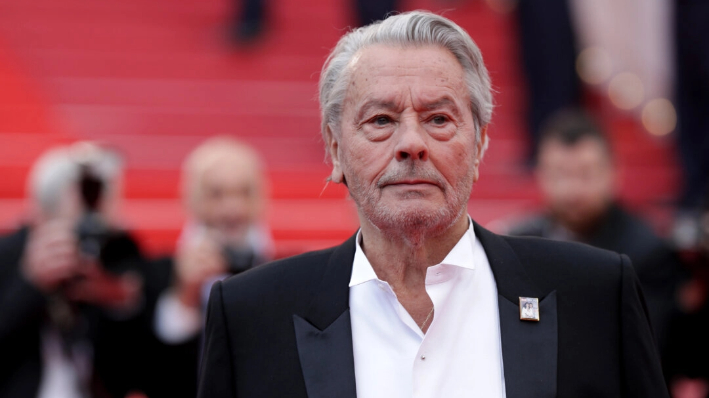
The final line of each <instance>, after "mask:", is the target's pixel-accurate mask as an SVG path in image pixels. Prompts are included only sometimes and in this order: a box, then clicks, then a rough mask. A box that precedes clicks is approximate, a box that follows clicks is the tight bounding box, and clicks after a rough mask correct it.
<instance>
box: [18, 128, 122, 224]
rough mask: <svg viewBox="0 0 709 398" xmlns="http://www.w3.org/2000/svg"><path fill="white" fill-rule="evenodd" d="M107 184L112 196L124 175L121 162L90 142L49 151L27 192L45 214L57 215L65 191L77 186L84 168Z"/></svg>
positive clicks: (34, 168)
mask: <svg viewBox="0 0 709 398" xmlns="http://www.w3.org/2000/svg"><path fill="white" fill-rule="evenodd" d="M84 164H85V165H87V166H89V167H90V168H91V171H92V173H93V174H94V175H95V176H96V177H98V178H100V179H101V181H103V183H104V185H105V186H106V188H107V190H108V191H109V192H111V190H113V189H114V188H115V187H114V185H115V184H114V182H115V180H116V178H117V177H118V176H119V175H120V173H121V171H122V164H121V160H120V158H119V157H118V155H117V154H116V153H114V152H112V151H109V150H106V149H103V148H100V147H98V146H96V145H95V144H91V143H89V142H78V143H76V144H74V145H71V146H60V147H55V148H52V149H49V150H47V151H46V152H44V153H43V154H42V155H41V156H40V157H39V159H37V161H36V162H35V163H34V165H33V166H32V170H31V171H30V175H29V179H28V183H27V191H28V194H29V197H30V198H31V200H32V201H34V202H35V204H36V205H37V206H38V208H39V210H41V211H42V212H43V213H44V214H47V215H53V214H55V212H56V211H57V210H58V209H57V206H59V202H60V200H61V197H62V195H63V193H64V192H65V190H66V189H67V188H69V187H71V186H76V184H78V183H79V178H80V177H81V167H82V165H84Z"/></svg>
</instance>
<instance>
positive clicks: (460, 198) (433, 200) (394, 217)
mask: <svg viewBox="0 0 709 398" xmlns="http://www.w3.org/2000/svg"><path fill="white" fill-rule="evenodd" d="M350 67H351V68H352V75H351V79H350V83H349V87H348V91H347V96H346V99H345V102H344V105H343V112H342V119H341V125H340V131H339V134H338V133H337V132H334V139H332V140H331V141H330V143H329V144H330V145H329V146H330V153H331V155H332V159H333V166H334V167H333V180H335V181H340V180H342V178H343V177H344V180H345V181H346V182H347V185H348V188H349V191H350V195H351V196H352V198H353V199H354V201H355V202H356V204H357V207H358V211H359V214H360V221H361V222H363V223H364V222H365V221H367V222H370V223H371V224H373V225H374V226H375V227H377V228H379V229H380V230H383V231H387V230H388V231H401V230H402V229H403V230H424V231H426V232H427V233H436V232H438V233H442V232H443V231H445V230H446V229H447V228H448V227H450V226H451V225H452V224H453V223H454V222H455V221H456V220H458V219H459V218H460V216H461V215H462V214H464V212H465V209H466V206H467V202H468V198H469V196H470V192H471V189H472V185H473V182H474V181H477V177H478V174H477V166H478V162H477V154H478V153H479V151H480V148H481V145H477V146H476V141H475V127H474V122H473V115H472V112H471V110H470V98H469V95H468V92H467V88H466V87H467V86H466V84H465V80H464V72H463V69H462V67H461V66H460V64H459V63H458V61H457V60H456V59H455V57H454V56H453V55H452V54H451V53H450V52H449V51H447V50H445V49H442V48H439V47H434V46H430V47H416V48H414V47H411V48H399V47H393V46H386V45H377V46H371V47H368V48H366V49H364V50H362V51H361V52H360V53H359V54H358V56H355V60H354V61H353V63H352V64H351V65H350Z"/></svg>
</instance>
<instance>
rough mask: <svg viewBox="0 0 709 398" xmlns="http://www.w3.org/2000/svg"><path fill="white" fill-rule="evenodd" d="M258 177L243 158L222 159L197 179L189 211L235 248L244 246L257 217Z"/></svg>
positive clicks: (258, 202)
mask: <svg viewBox="0 0 709 398" xmlns="http://www.w3.org/2000/svg"><path fill="white" fill-rule="evenodd" d="M260 184H261V181H260V174H259V171H258V168H257V166H256V165H254V164H252V162H249V161H247V160H246V159H245V156H241V157H240V156H229V157H227V156H224V157H221V158H220V159H219V160H218V161H216V162H214V163H212V164H211V165H210V166H209V167H208V168H206V169H205V170H204V171H203V172H202V174H201V176H199V177H198V181H197V182H196V187H195V189H196V190H197V192H195V193H194V196H193V203H192V208H193V211H194V213H195V216H196V217H197V219H198V220H199V221H200V222H202V223H203V224H204V225H206V226H207V227H208V228H210V229H212V230H213V231H215V232H217V233H218V235H219V236H220V237H221V238H222V239H224V240H225V241H226V243H231V244H235V245H242V244H244V243H245V239H246V235H247V232H248V230H249V227H250V226H251V225H252V224H253V223H254V222H255V221H256V220H257V218H258V217H259V215H260V212H261V208H262V204H263V203H262V202H263V197H262V195H261V185H260Z"/></svg>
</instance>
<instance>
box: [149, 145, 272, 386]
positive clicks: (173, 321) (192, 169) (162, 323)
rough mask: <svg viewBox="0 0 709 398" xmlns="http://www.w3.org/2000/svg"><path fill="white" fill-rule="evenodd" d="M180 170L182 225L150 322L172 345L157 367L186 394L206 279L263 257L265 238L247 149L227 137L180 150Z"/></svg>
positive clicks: (254, 164)
mask: <svg viewBox="0 0 709 398" xmlns="http://www.w3.org/2000/svg"><path fill="white" fill-rule="evenodd" d="M182 173H183V175H182V194H183V199H184V203H185V206H186V209H187V211H188V222H187V224H186V225H185V227H184V229H183V231H182V235H181V237H180V240H179V241H178V243H177V252H176V254H175V258H174V259H172V260H171V261H172V262H173V267H174V268H173V269H174V276H173V283H172V286H171V287H170V288H169V289H167V290H166V291H165V292H163V294H162V295H161V296H160V299H159V300H158V303H157V306H156V313H155V315H156V316H155V325H154V327H155V332H156V335H157V336H158V338H159V339H160V340H162V341H163V342H164V343H166V344H169V345H172V346H173V348H174V349H173V350H172V352H171V353H168V354H166V355H164V358H165V361H164V362H165V365H164V367H163V369H162V371H164V372H165V373H166V374H169V375H170V379H171V380H180V382H181V384H182V385H180V386H179V387H178V386H177V385H176V384H174V383H171V384H172V386H171V387H170V388H174V389H175V390H176V391H175V394H176V396H189V397H192V396H194V395H195V394H196V383H197V379H196V377H197V365H198V357H199V342H200V336H201V332H202V329H203V327H204V304H205V303H206V301H207V296H208V294H209V288H210V287H211V284H212V283H213V282H214V281H216V280H218V279H221V278H224V277H226V276H228V275H233V274H237V273H240V272H243V271H245V270H247V269H249V268H252V267H254V266H257V265H259V264H261V263H263V262H265V261H267V260H269V259H270V258H271V257H272V252H273V243H272V240H271V236H270V234H269V232H268V229H267V227H266V225H265V223H264V220H263V217H264V207H265V192H264V191H265V179H264V175H263V165H262V162H261V159H260V157H259V156H258V154H257V153H256V152H255V151H254V150H253V149H252V148H250V147H248V146H247V145H245V144H243V143H240V142H238V141H236V140H234V139H232V138H229V137H215V138H211V139H209V140H207V141H206V142H204V143H203V144H201V145H200V146H199V147H197V148H196V149H194V150H193V151H192V153H190V154H189V155H188V157H187V159H186V160H185V162H184V164H183V170H182ZM168 369H169V371H168ZM175 375H179V376H177V377H175Z"/></svg>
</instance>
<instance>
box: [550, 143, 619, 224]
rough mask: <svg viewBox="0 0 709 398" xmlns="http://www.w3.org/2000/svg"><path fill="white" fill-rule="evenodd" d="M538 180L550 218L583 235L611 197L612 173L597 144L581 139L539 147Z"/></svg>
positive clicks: (611, 167) (611, 168) (602, 212)
mask: <svg viewBox="0 0 709 398" xmlns="http://www.w3.org/2000/svg"><path fill="white" fill-rule="evenodd" d="M537 174H538V178H539V182H540V186H541V189H542V192H543V194H544V196H545V198H546V201H547V204H548V206H549V209H550V210H551V212H552V215H553V216H554V217H555V218H556V219H557V220H558V221H559V222H560V223H562V225H564V226H565V227H567V228H569V229H571V230H572V231H574V232H580V233H583V232H585V229H586V228H588V227H591V226H592V225H593V224H594V223H595V222H596V221H597V220H598V218H599V217H601V216H603V214H604V213H605V212H606V210H607V209H608V206H609V205H610V204H611V202H612V200H613V197H614V173H613V165H612V162H611V159H610V158H609V154H608V153H607V151H606V149H605V148H604V147H603V145H602V144H601V142H599V141H598V140H597V139H594V138H584V139H581V140H580V141H578V142H577V143H575V144H573V145H565V144H563V143H561V142H559V141H557V140H553V139H552V140H550V141H547V142H545V143H543V144H542V146H541V148H540V152H539V168H538V173H537Z"/></svg>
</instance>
